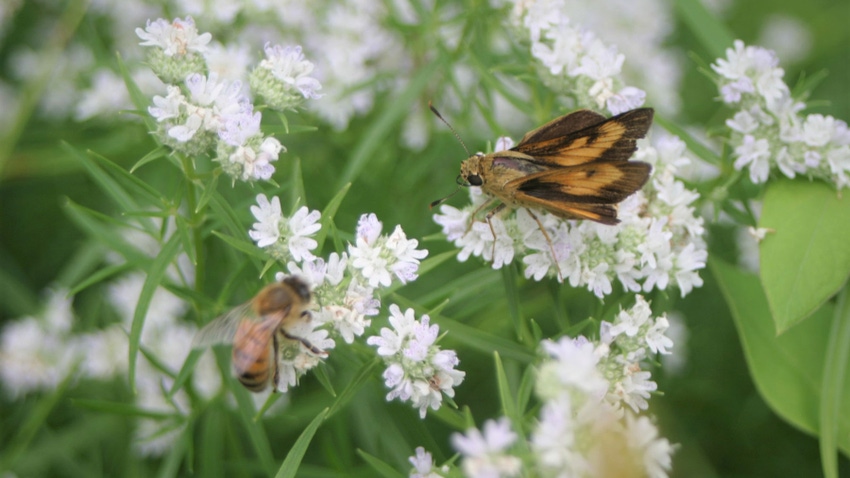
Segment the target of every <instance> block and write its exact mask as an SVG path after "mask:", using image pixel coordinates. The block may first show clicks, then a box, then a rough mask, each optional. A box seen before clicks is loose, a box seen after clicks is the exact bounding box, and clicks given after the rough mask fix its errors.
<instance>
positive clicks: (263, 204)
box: [248, 194, 283, 247]
mask: <svg viewBox="0 0 850 478" xmlns="http://www.w3.org/2000/svg"><path fill="white" fill-rule="evenodd" d="M251 213H252V214H254V217H255V218H256V219H257V222H255V223H254V229H251V230H250V231H248V235H249V236H251V239H253V240H254V241H255V242H256V243H257V246H259V247H268V246H270V245H272V244H274V243H275V242H277V240H278V239H279V238H280V223H281V221H282V220H283V214H282V213H281V210H280V199H279V198H278V197H277V196H275V197H272V200H271V201H269V199H268V198H267V197H266V195H265V194H258V195H257V206H251Z"/></svg>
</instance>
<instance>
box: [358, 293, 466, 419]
mask: <svg viewBox="0 0 850 478" xmlns="http://www.w3.org/2000/svg"><path fill="white" fill-rule="evenodd" d="M389 320H390V324H391V326H392V328H387V327H383V328H381V332H380V335H379V336H372V337H369V338H368V339H367V340H366V343H368V344H369V345H371V346H373V347H377V352H378V355H380V356H381V357H382V358H383V359H384V362H385V363H386V364H387V368H386V370H385V371H384V383H385V384H386V386H387V388H389V389H390V392H389V393H388V394H387V400H388V401H389V400H393V399H395V398H398V399H400V400H402V401H410V402H411V405H413V407H414V408H418V409H419V416H420V417H421V418H425V415H426V413H427V411H428V408H431V409H433V410H437V409H439V408H440V406H441V405H442V401H443V399H442V395H443V394H445V395H446V396H449V397H453V396H454V387H455V386H457V385H460V384H461V382H463V379H464V377H465V375H466V373H465V372H462V371H460V370H456V369H455V367H456V366H457V365H458V363H460V361H459V360H458V358H457V354H456V353H455V352H454V351H452V350H442V349H440V347H439V346H438V345H437V344H436V340H437V336H438V333H439V327H438V326H437V325H431V323H430V318H429V317H428V316H427V315H423V316H422V317H421V319H420V320H416V317H415V315H414V312H413V309H407V310H406V311H405V312H403V313H402V311H401V309H400V308H399V307H398V306H397V305H395V304H391V305H390V319H389Z"/></svg>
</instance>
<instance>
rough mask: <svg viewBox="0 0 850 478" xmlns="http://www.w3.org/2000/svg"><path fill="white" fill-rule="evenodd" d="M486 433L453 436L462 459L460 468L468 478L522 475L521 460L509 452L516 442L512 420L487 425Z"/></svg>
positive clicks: (470, 432)
mask: <svg viewBox="0 0 850 478" xmlns="http://www.w3.org/2000/svg"><path fill="white" fill-rule="evenodd" d="M483 430H484V432H483V433H482V432H480V431H478V429H476V428H472V429H470V430H467V432H466V434H460V433H455V434H453V435H452V445H453V446H454V447H455V449H456V450H457V451H458V452H459V453H460V454H461V456H462V457H463V462H462V463H461V469H462V470H463V473H464V475H465V476H468V477H493V478H500V477H511V476H519V474H520V472H521V471H522V460H520V459H519V458H518V457H516V456H513V455H511V454H510V453H506V452H507V451H508V450H510V448H511V446H512V445H513V444H514V443H516V441H517V438H518V436H517V434H516V433H515V432H514V431H512V430H511V421H510V420H508V419H507V418H506V417H502V418H500V419H499V420H487V421H486V422H484V427H483Z"/></svg>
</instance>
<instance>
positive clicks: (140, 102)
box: [115, 53, 156, 131]
mask: <svg viewBox="0 0 850 478" xmlns="http://www.w3.org/2000/svg"><path fill="white" fill-rule="evenodd" d="M115 56H116V57H117V61H118V71H119V72H121V77H122V78H124V84H125V85H127V91H128V92H129V93H130V100H131V101H132V102H133V106H135V107H136V110H137V111H140V112H147V110H148V106H150V104H151V100H150V98H149V97H148V95H146V94H144V93H143V92H142V90H141V89H140V88H139V86H138V85H136V82H135V81H134V80H133V75H131V74H130V70H128V69H127V64H126V63H124V59H123V58H121V54H120V53H117V54H116V55H115ZM142 120H143V121H144V122H145V127H146V129H147V130H148V131H156V120H154V119H153V117H152V116H151V115H148V114H142Z"/></svg>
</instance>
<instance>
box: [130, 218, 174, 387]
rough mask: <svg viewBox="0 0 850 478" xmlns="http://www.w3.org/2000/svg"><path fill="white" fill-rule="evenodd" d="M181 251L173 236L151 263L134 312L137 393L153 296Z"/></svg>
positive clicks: (132, 338)
mask: <svg viewBox="0 0 850 478" xmlns="http://www.w3.org/2000/svg"><path fill="white" fill-rule="evenodd" d="M179 250H180V236H179V235H177V234H175V235H173V236H171V239H169V240H168V241H167V242H166V243H165V244H163V246H162V250H160V252H159V254H157V256H156V257H155V258H154V259H153V261H152V262H151V263H150V267H149V268H148V270H147V276H146V277H145V283H144V285H142V292H141V293H140V294H139V301H138V302H137V303H136V309H135V311H134V312H133V323H132V325H131V326H130V350H129V362H128V363H129V376H130V377H129V379H130V387H131V388H132V389H133V392H134V393H135V390H136V355H138V353H139V344H140V342H141V340H142V328H143V327H144V325H145V317H146V316H147V314H148V307H150V304H151V300H152V299H153V294H154V292H156V288H157V287H159V285H160V284H161V283H162V281H163V279H164V278H165V271H166V269H168V266H169V264H171V261H172V260H174V257H175V256H176V255H177V252H178V251H179Z"/></svg>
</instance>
